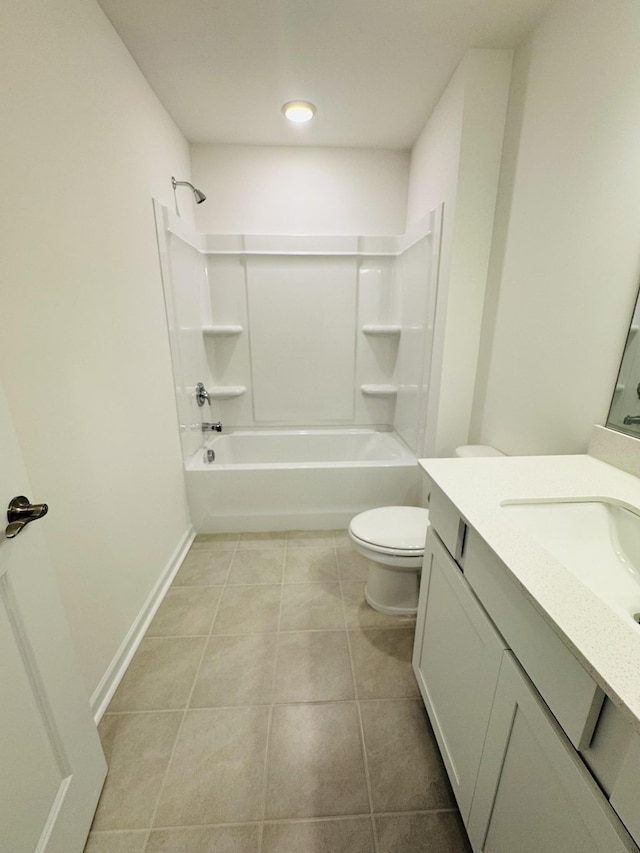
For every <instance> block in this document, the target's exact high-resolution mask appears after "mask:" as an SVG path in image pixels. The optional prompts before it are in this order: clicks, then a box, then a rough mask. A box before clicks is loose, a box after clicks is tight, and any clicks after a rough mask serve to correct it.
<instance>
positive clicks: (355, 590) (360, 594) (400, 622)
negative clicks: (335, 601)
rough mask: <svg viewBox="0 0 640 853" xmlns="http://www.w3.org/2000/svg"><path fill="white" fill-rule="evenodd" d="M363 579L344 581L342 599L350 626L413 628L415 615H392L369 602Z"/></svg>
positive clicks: (342, 583)
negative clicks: (375, 607) (365, 595)
mask: <svg viewBox="0 0 640 853" xmlns="http://www.w3.org/2000/svg"><path fill="white" fill-rule="evenodd" d="M365 585H366V584H364V583H363V582H362V581H342V582H341V584H340V586H341V588H342V599H343V601H344V612H345V618H346V620H347V627H348V628H402V627H407V628H413V627H414V626H415V623H416V620H415V617H413V616H390V615H389V614H388V613H380V611H379V610H374V609H373V607H371V606H370V605H369V604H367V602H366V600H365V597H364V588H365Z"/></svg>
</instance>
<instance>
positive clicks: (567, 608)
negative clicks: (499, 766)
mask: <svg viewBox="0 0 640 853" xmlns="http://www.w3.org/2000/svg"><path fill="white" fill-rule="evenodd" d="M419 463H420V466H421V467H422V468H423V469H424V471H425V472H426V473H427V474H428V476H429V477H430V478H431V479H432V480H433V481H434V482H435V483H436V484H437V485H438V486H439V487H440V488H441V489H442V490H443V491H444V492H445V493H446V495H447V496H448V497H449V499H450V500H451V501H452V502H453V503H454V504H455V505H456V507H457V508H458V510H459V512H460V514H461V515H462V517H463V518H464V520H465V521H466V522H467V524H468V525H469V526H470V527H472V528H474V529H475V530H476V532H477V533H478V534H479V535H480V536H481V537H482V538H483V539H484V540H485V542H486V543H487V545H488V546H489V547H490V548H491V550H492V551H493V552H494V553H495V554H496V556H497V557H499V559H500V560H501V561H502V562H503V563H504V564H505V565H506V567H507V568H508V569H509V571H510V572H511V574H512V576H513V578H514V580H515V581H516V582H517V583H518V584H519V586H520V587H521V588H522V589H523V591H524V592H525V594H526V595H527V597H528V598H529V599H530V600H531V601H532V603H533V604H534V605H535V607H536V608H537V609H538V611H539V612H540V613H541V614H542V616H543V617H544V618H545V619H546V621H547V622H548V623H549V624H550V625H551V627H552V628H553V629H554V631H555V632H556V634H558V636H559V637H561V639H562V640H563V641H564V642H565V644H566V645H567V646H568V647H569V648H570V649H571V650H572V651H573V652H574V654H575V655H576V657H577V658H578V659H579V660H580V661H581V663H582V664H583V665H584V667H585V669H587V671H588V672H589V673H590V674H591V675H592V677H593V678H594V680H595V681H596V682H597V683H598V684H599V685H600V686H601V687H602V689H603V690H604V691H605V693H606V694H607V695H608V696H609V697H610V699H611V700H612V701H613V702H614V703H615V704H616V705H617V706H618V707H620V708H621V709H622V710H623V711H624V712H625V713H626V715H627V716H628V718H629V719H630V720H631V722H632V723H633V725H634V726H635V728H636V730H637V731H639V732H640V625H635V624H634V623H633V622H631V621H629V622H628V621H626V620H625V619H624V618H623V617H622V616H621V615H619V614H618V613H616V612H615V611H614V610H612V609H610V608H609V607H608V606H607V605H606V604H605V603H604V602H602V601H601V600H600V599H599V598H597V597H596V595H595V594H594V593H593V592H591V590H590V589H588V588H587V587H586V586H584V585H583V584H582V583H581V582H580V581H579V580H578V579H577V578H576V577H575V576H574V575H573V574H571V572H570V571H569V570H568V569H566V568H565V567H564V566H563V565H562V564H561V563H559V562H558V561H557V560H556V559H555V558H554V557H553V556H552V555H551V554H550V553H549V552H548V551H546V550H545V549H544V548H543V547H542V545H540V544H539V543H538V542H537V541H536V540H535V539H533V538H532V537H531V536H530V535H528V534H527V533H525V532H524V531H523V530H521V529H520V528H518V527H517V526H516V525H515V524H513V522H510V521H509V520H508V518H507V517H506V513H504V512H503V511H502V509H501V506H500V505H501V503H502V502H504V501H514V500H528V499H531V500H536V499H551V500H568V499H573V498H591V499H596V500H597V499H609V500H612V501H614V502H616V503H620V504H622V505H623V506H625V505H626V506H627V507H629V508H630V509H633V510H635V511H636V512H637V513H639V514H640V479H639V478H637V477H634V476H632V475H631V474H627V473H625V472H624V471H621V470H619V469H618V468H614V467H612V466H611V465H607V464H606V463H605V462H601V461H600V460H598V459H595V458H593V457H592V456H587V455H579V456H512V457H504V458H495V457H492V458H477V459H420V460H419Z"/></svg>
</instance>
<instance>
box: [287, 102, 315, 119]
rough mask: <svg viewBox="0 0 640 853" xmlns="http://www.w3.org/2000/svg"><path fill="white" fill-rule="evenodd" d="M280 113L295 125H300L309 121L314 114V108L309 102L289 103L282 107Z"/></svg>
mask: <svg viewBox="0 0 640 853" xmlns="http://www.w3.org/2000/svg"><path fill="white" fill-rule="evenodd" d="M282 112H283V113H284V114H285V116H286V117H287V118H288V119H289V121H294V122H295V123H296V124H302V123H303V122H305V121H311V119H312V118H313V117H314V115H315V114H316V108H315V107H314V106H313V104H310V103H309V101H289V103H288V104H285V105H284V106H283V107H282Z"/></svg>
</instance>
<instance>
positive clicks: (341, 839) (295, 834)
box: [262, 817, 375, 853]
mask: <svg viewBox="0 0 640 853" xmlns="http://www.w3.org/2000/svg"><path fill="white" fill-rule="evenodd" d="M311 851H318V853H375V847H374V843H373V829H372V827H371V819H370V818H368V817H362V818H360V817H356V818H342V819H340V820H305V821H288V822H286V823H284V822H283V823H267V824H265V827H264V835H263V839H262V853H311Z"/></svg>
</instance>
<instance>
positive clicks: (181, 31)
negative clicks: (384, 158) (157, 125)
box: [98, 0, 550, 149]
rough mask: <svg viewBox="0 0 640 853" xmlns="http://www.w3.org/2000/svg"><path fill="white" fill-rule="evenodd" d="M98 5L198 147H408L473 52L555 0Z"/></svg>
mask: <svg viewBox="0 0 640 853" xmlns="http://www.w3.org/2000/svg"><path fill="white" fill-rule="evenodd" d="M98 2H99V3H100V5H101V6H102V8H103V10H104V11H105V13H106V14H107V16H108V17H109V19H110V21H111V22H112V24H113V25H114V27H115V28H116V30H117V31H118V33H119V35H120V37H121V38H122V40H123V41H124V43H125V44H126V46H127V47H128V48H129V50H130V52H131V54H132V55H133V57H134V59H135V60H136V62H137V63H138V65H139V66H140V68H141V70H142V73H143V74H144V76H145V77H146V78H147V80H148V81H149V83H150V85H151V86H152V88H153V89H154V91H155V92H156V94H157V95H158V97H159V98H160V101H161V102H162V103H163V104H164V106H165V108H166V109H167V110H168V112H169V113H170V115H171V116H172V117H173V119H174V121H175V122H176V124H177V125H178V127H179V128H180V129H181V130H182V132H183V133H184V135H185V136H186V138H187V139H188V140H189V141H190V142H200V143H234V144H248V145H317V146H349V147H361V148H398V149H406V148H410V147H411V146H412V144H413V143H414V141H415V139H416V137H417V135H418V133H419V132H420V129H421V128H422V126H423V125H424V123H425V121H426V119H427V117H428V116H429V114H430V113H431V110H432V109H433V107H434V106H435V104H436V103H437V101H438V98H439V96H440V94H441V93H442V91H443V89H444V87H445V86H446V84H447V82H448V80H449V78H450V77H451V75H452V73H453V71H454V69H455V67H456V65H457V64H458V63H459V62H460V59H461V58H462V56H463V55H464V53H465V51H466V50H467V49H468V48H470V47H514V46H515V45H516V44H517V43H518V42H519V41H520V40H521V39H522V37H523V36H524V35H526V33H527V32H528V31H529V30H530V29H531V27H532V26H533V25H534V23H535V22H536V20H537V19H538V18H539V17H540V15H541V14H542V13H543V11H544V10H545V8H546V7H547V6H548V5H549V3H550V0H98ZM297 99H305V100H309V101H312V102H313V103H314V104H315V105H316V107H317V109H318V112H317V115H316V117H315V119H314V120H313V121H312V122H311V123H310V124H309V125H302V126H300V125H298V126H294V125H291V124H290V123H289V122H288V121H287V120H286V119H285V118H284V117H283V116H282V113H281V107H282V104H283V103H285V102H286V101H291V100H297Z"/></svg>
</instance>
